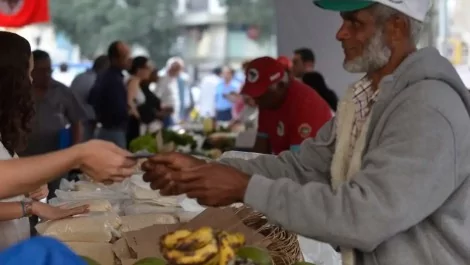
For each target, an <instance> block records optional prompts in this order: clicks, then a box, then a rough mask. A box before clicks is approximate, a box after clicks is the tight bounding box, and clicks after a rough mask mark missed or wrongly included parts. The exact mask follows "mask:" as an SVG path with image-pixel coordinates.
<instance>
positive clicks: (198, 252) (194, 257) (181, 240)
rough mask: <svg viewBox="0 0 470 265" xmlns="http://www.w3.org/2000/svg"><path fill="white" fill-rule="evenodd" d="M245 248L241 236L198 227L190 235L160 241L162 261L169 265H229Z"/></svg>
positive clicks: (180, 233)
mask: <svg viewBox="0 0 470 265" xmlns="http://www.w3.org/2000/svg"><path fill="white" fill-rule="evenodd" d="M244 244H245V236H244V235H243V234H241V233H233V234H232V233H228V232H225V231H215V230H213V229H212V228H210V227H202V228H200V229H198V230H196V231H194V232H191V231H188V230H178V231H175V232H173V233H169V234H166V235H164V236H163V237H162V238H161V240H160V247H161V252H162V254H163V257H164V258H165V259H166V260H167V261H168V264H171V265H229V264H232V263H233V261H234V258H235V252H236V250H237V249H239V248H240V247H242V246H243V245H244Z"/></svg>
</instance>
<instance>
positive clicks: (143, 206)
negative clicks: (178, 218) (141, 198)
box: [122, 203, 183, 216]
mask: <svg viewBox="0 0 470 265" xmlns="http://www.w3.org/2000/svg"><path fill="white" fill-rule="evenodd" d="M122 209H123V213H124V215H126V216H128V215H141V214H152V213H169V214H177V213H179V212H181V211H183V210H182V209H181V208H180V207H162V206H158V205H155V204H151V203H134V204H131V205H128V206H126V207H123V208H122Z"/></svg>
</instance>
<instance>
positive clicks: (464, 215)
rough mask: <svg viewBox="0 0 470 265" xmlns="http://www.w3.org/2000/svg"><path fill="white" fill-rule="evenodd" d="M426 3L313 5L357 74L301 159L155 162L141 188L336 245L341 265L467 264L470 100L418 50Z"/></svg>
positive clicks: (448, 72) (428, 51)
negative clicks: (243, 213)
mask: <svg viewBox="0 0 470 265" xmlns="http://www.w3.org/2000/svg"><path fill="white" fill-rule="evenodd" d="M429 2H430V1H429V0H406V1H398V0H394V1H392V0H376V1H354V0H344V1H341V0H323V1H315V4H316V5H318V6H320V7H322V8H325V9H330V10H336V11H339V12H340V14H341V17H342V18H343V24H342V26H341V28H340V29H339V31H338V33H337V36H336V37H337V39H338V40H339V41H340V42H341V43H342V47H343V50H344V54H345V60H344V67H345V69H346V70H348V71H349V72H355V73H366V75H365V77H364V78H363V79H362V80H360V81H359V82H357V83H356V84H354V85H352V86H351V87H350V89H349V90H348V92H347V95H346V98H345V99H344V101H343V102H342V103H340V107H339V110H338V115H337V117H336V119H334V120H333V121H331V122H329V123H327V124H326V125H325V126H324V127H323V128H322V129H321V130H320V131H319V133H318V134H317V137H316V138H315V139H311V140H306V141H304V142H303V144H302V146H301V150H300V153H292V152H283V153H281V154H280V155H279V156H272V155H263V156H261V157H259V158H257V159H254V160H250V161H242V160H237V159H225V160H222V161H220V163H208V164H205V163H204V162H202V161H200V160H197V159H194V158H190V157H187V156H183V155H180V154H169V155H163V156H157V157H155V158H154V159H153V160H152V161H151V162H149V163H147V164H146V165H145V169H146V170H147V171H148V172H147V174H146V176H145V179H146V180H147V181H150V182H152V184H151V185H152V187H153V188H155V189H161V192H162V193H163V194H178V193H186V194H187V195H188V196H189V197H193V198H197V199H198V200H199V201H200V202H201V203H203V204H206V205H214V206H218V205H228V204H231V203H233V202H236V201H243V202H244V203H246V204H247V205H250V206H252V207H253V208H254V209H256V210H258V211H260V212H262V213H264V214H265V215H266V216H267V218H268V219H269V220H270V221H271V222H273V223H277V224H279V225H282V226H283V227H285V228H287V229H289V230H291V231H294V232H297V233H299V234H301V235H304V236H306V237H310V238H313V239H317V240H320V241H324V242H328V243H330V244H332V245H335V246H339V247H340V249H341V253H342V256H343V263H344V264H365V265H377V264H380V265H404V264H413V265H418V264H420V265H429V264H436V265H437V264H439V265H441V264H453V265H458V264H461V265H464V264H469V263H470V196H469V194H470V179H469V177H468V176H469V174H470V166H469V163H468V161H470V117H469V116H470V115H469V112H470V99H469V96H468V92H467V90H466V88H465V86H464V84H463V83H462V81H461V79H460V78H459V76H458V75H457V73H456V71H455V70H454V68H453V67H452V65H451V64H450V63H449V62H448V61H447V60H446V59H445V58H443V57H441V56H440V55H439V53H438V52H437V51H436V50H435V49H433V48H425V49H421V50H417V48H416V43H417V41H418V37H419V36H418V35H419V32H420V30H421V28H422V22H423V20H424V19H425V16H426V13H427V11H428V8H429V6H430V3H429ZM170 168H171V169H170ZM177 169H180V170H179V171H178V170H177ZM168 173H170V174H168ZM164 174H165V175H164ZM162 176H164V177H162Z"/></svg>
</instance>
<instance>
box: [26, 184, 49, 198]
mask: <svg viewBox="0 0 470 265" xmlns="http://www.w3.org/2000/svg"><path fill="white" fill-rule="evenodd" d="M47 195H49V188H48V187H47V184H44V185H42V186H41V187H40V188H39V189H37V190H35V191H33V192H30V193H29V197H30V198H31V199H33V200H35V201H40V200H42V199H44V198H47Z"/></svg>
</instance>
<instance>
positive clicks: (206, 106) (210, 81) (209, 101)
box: [197, 74, 222, 118]
mask: <svg viewBox="0 0 470 265" xmlns="http://www.w3.org/2000/svg"><path fill="white" fill-rule="evenodd" d="M220 82H222V79H221V78H220V77H219V76H217V75H215V74H210V75H207V76H205V77H204V78H202V80H201V84H200V85H199V87H200V89H201V92H200V96H199V101H198V103H197V110H198V111H199V114H200V115H201V116H202V117H204V118H206V117H215V93H216V88H217V85H218V84H220Z"/></svg>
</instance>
